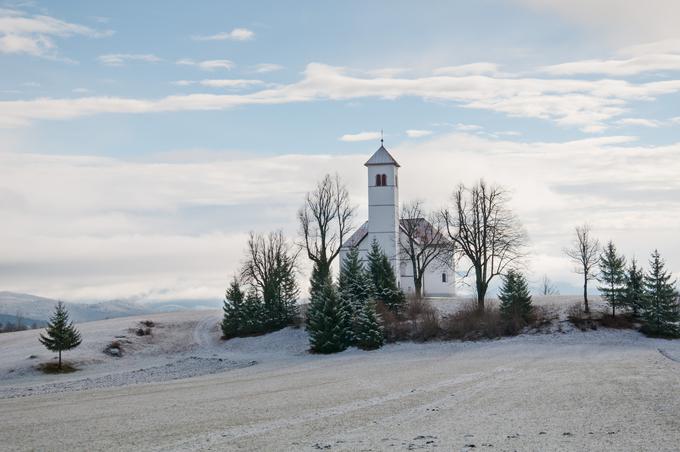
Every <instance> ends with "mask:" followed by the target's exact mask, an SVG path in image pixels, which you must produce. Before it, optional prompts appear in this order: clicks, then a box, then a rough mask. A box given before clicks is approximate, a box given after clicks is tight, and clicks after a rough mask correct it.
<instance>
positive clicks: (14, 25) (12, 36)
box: [0, 9, 113, 58]
mask: <svg viewBox="0 0 680 452" xmlns="http://www.w3.org/2000/svg"><path fill="white" fill-rule="evenodd" d="M111 34H113V32H112V31H98V30H95V29H92V28H90V27H86V26H84V25H79V24H74V23H70V22H66V21H63V20H59V19H56V18H54V17H50V16H46V15H33V16H31V15H28V14H27V13H25V12H23V11H19V10H12V9H0V53H8V54H27V55H32V56H39V57H50V58H56V54H55V49H56V44H55V40H54V38H57V37H59V38H67V37H70V36H87V37H92V38H100V37H104V36H110V35H111Z"/></svg>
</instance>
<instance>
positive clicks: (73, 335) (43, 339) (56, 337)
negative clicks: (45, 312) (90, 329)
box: [38, 301, 82, 370]
mask: <svg viewBox="0 0 680 452" xmlns="http://www.w3.org/2000/svg"><path fill="white" fill-rule="evenodd" d="M45 330H46V333H47V335H44V334H41V335H40V338H39V339H38V340H39V341H40V343H41V344H43V345H44V346H45V348H47V349H48V350H49V351H51V352H58V353H59V369H60V370H61V352H62V351H66V350H71V349H73V348H76V347H77V346H79V345H80V343H81V342H82V340H81V337H80V333H79V332H78V330H76V328H75V327H74V326H73V322H71V321H69V316H68V311H66V307H65V306H64V303H62V302H61V301H60V302H59V303H57V306H56V308H55V311H54V315H53V316H52V317H50V321H49V323H48V324H47V327H46V328H45Z"/></svg>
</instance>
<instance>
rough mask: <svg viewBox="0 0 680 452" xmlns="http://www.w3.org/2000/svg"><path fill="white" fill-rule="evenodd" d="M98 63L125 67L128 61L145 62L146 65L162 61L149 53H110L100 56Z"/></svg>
mask: <svg viewBox="0 0 680 452" xmlns="http://www.w3.org/2000/svg"><path fill="white" fill-rule="evenodd" d="M97 61H99V62H100V63H102V64H105V65H107V66H123V65H124V64H125V63H127V62H128V61H143V62H146V63H157V62H159V61H162V60H161V59H160V58H158V57H157V56H156V55H152V54H149V53H144V54H141V53H109V54H106V55H99V56H98V57H97Z"/></svg>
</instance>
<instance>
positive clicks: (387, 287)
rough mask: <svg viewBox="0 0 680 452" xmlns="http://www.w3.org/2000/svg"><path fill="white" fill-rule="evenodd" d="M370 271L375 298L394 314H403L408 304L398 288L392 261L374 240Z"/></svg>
mask: <svg viewBox="0 0 680 452" xmlns="http://www.w3.org/2000/svg"><path fill="white" fill-rule="evenodd" d="M368 270H369V273H370V275H371V280H372V282H373V290H374V292H373V297H374V298H375V300H377V301H381V302H382V303H384V304H385V306H387V308H388V309H389V310H390V311H392V312H394V313H397V314H399V313H401V311H402V310H403V308H404V305H405V304H406V297H405V296H404V292H402V291H401V290H400V289H399V287H398V286H397V277H396V275H395V273H394V268H392V264H390V260H389V259H388V258H387V256H386V255H385V253H384V252H383V251H382V249H381V248H380V245H379V244H378V241H377V240H375V239H373V242H372V243H371V249H370V250H369V253H368Z"/></svg>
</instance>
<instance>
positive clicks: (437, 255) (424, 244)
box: [399, 201, 453, 298]
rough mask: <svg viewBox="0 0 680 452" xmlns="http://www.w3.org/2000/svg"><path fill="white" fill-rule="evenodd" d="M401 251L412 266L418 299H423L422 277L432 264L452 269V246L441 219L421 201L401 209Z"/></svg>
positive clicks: (407, 204)
mask: <svg viewBox="0 0 680 452" xmlns="http://www.w3.org/2000/svg"><path fill="white" fill-rule="evenodd" d="M401 219H402V221H401V227H402V232H403V234H399V237H400V238H399V248H400V251H401V255H402V256H403V258H404V259H405V260H407V261H409V262H410V263H411V271H412V272H413V286H414V288H415V295H416V297H418V298H420V297H421V296H422V290H423V276H424V275H425V272H426V271H427V269H428V267H429V266H430V265H432V264H433V263H435V262H436V263H439V264H443V265H448V266H449V267H450V266H451V261H452V259H453V256H452V254H453V246H452V243H451V241H449V240H448V239H447V238H446V237H445V236H444V235H443V234H442V232H441V228H440V226H441V216H440V215H434V214H426V213H425V210H424V209H423V205H422V203H421V202H420V201H414V202H411V203H406V204H404V205H403V206H402V209H401Z"/></svg>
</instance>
